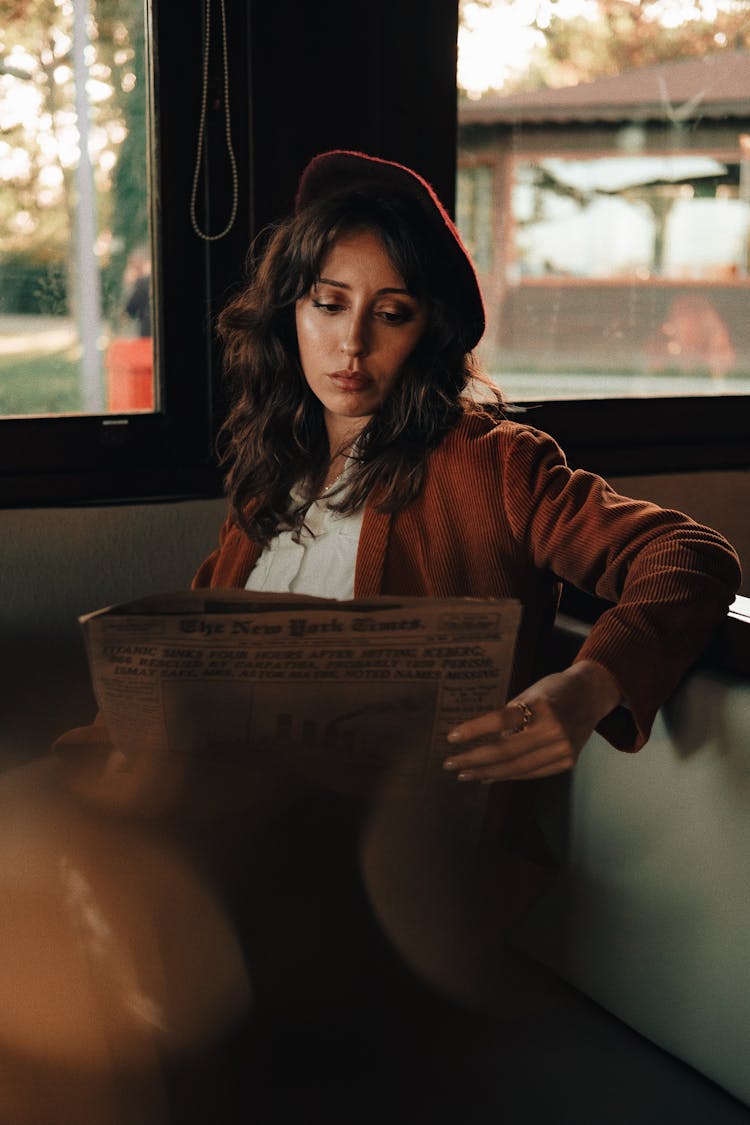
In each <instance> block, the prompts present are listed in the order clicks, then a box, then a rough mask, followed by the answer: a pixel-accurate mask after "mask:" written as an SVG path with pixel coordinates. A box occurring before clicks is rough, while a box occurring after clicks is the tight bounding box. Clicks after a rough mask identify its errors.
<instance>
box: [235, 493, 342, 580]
mask: <svg viewBox="0 0 750 1125" xmlns="http://www.w3.org/2000/svg"><path fill="white" fill-rule="evenodd" d="M363 515H364V507H362V508H360V509H359V510H358V511H356V512H352V513H351V514H349V515H343V514H342V513H341V512H332V511H331V509H330V508H329V507H328V505H327V503H326V502H325V499H322V498H321V499H320V500H316V502H315V503H314V504H311V505H310V508H309V510H308V512H307V515H306V516H305V525H306V526H305V528H304V529H303V531H302V533H301V535H300V541H299V543H295V542H294V539H293V538H292V532H291V531H282V532H280V533H279V534H278V535H277V536H276V537H275V538H274V539H272V540H271V542H270V543H269V544H268V546H267V547H266V548H265V549H264V550H263V552H262V554H261V556H260V558H259V559H258V561H257V563H256V564H255V566H254V567H253V569H252V570H251V572H250V577H249V578H248V580H247V582H246V583H245V589H246V590H267V591H270V592H273V593H277V594H285V593H294V594H314V595H315V596H316V597H319V598H339V599H344V598H352V597H354V566H355V563H356V559H357V547H358V545H359V533H360V531H361V529H362V517H363ZM308 528H309V531H308ZM311 533H312V534H311Z"/></svg>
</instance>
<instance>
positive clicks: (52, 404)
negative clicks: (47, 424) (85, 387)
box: [0, 348, 81, 417]
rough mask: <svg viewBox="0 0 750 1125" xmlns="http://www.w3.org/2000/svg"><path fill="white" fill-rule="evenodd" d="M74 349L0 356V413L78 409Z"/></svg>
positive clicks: (73, 411)
mask: <svg viewBox="0 0 750 1125" xmlns="http://www.w3.org/2000/svg"><path fill="white" fill-rule="evenodd" d="M79 368H80V361H79V358H78V354H77V351H76V349H74V348H69V349H67V350H66V351H63V352H53V353H42V354H38V355H29V356H26V355H25V356H14V355H10V356H0V415H2V416H4V417H7V416H8V415H12V414H22V415H23V414H74V413H76V412H78V411H80V410H81V392H80V371H79Z"/></svg>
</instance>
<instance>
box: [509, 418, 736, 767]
mask: <svg viewBox="0 0 750 1125" xmlns="http://www.w3.org/2000/svg"><path fill="white" fill-rule="evenodd" d="M503 497H504V501H503V502H504V505H505V508H506V513H507V516H508V519H509V522H510V524H511V526H512V529H513V533H514V535H515V536H516V538H517V539H518V540H520V541H522V542H523V544H524V546H525V549H526V550H527V551H528V552H529V553H530V555H531V558H532V560H533V562H534V565H535V566H537V567H539V568H544V569H548V570H551V571H552V572H553V573H554V574H556V575H557V576H558V577H559V578H561V579H564V580H565V581H567V582H570V583H571V584H573V585H574V586H577V587H578V588H579V589H581V590H585V591H586V592H588V593H591V594H594V595H596V596H597V597H599V598H603V599H605V600H606V601H609V602H612V603H615V604H614V605H613V606H612V608H611V609H608V610H607V611H605V613H604V614H603V615H602V616H601V617H600V618H599V620H598V621H597V622H596V624H595V625H594V626H593V627H592V629H591V632H590V634H589V636H588V638H587V639H586V641H585V642H584V644H583V647H582V648H581V651H580V653H579V655H578V658H577V659H578V660H584V659H588V660H594V661H597V662H598V663H599V664H601V665H603V666H604V667H605V668H606V669H607V670H608V671H609V672H610V673H611V674H612V675H613V676H614V678H615V679H616V680H617V682H618V684H619V685H620V688H621V691H622V696H623V699H624V700H625V703H626V705H627V708H628V711H625V710H624V709H623V708H618V709H617V710H616V711H614V712H612V714H611V715H609V716H607V718H606V719H605V720H604V722H603V723H602V724H601V725H600V727H599V730H600V732H601V733H602V734H603V735H604V736H605V737H606V738H607V739H608V740H609V741H610V742H611V743H612V744H613V745H615V746H617V747H618V748H620V749H623V750H638V749H640V747H641V746H642V745H643V744H644V742H645V741H646V740H647V738H648V736H649V733H650V731H651V726H652V723H653V720H654V717H655V715H656V712H657V711H658V709H659V707H660V706H661V704H662V703H663V702H664V701H665V700H666V699H667V698H668V697H669V695H670V694H671V693H672V692H673V691H674V689H675V687H676V686H677V684H678V683H679V681H680V680H681V678H682V677H683V676H684V674H685V672H686V671H687V670H688V668H689V667H690V665H691V664H692V663H693V662H694V661H695V659H696V658H697V657H698V655H699V654H700V652H701V651H702V649H703V648H704V647H705V645H706V643H707V641H708V640H709V639H710V637H711V635H712V634H713V632H714V631H715V630H716V628H717V627H718V625H719V624H720V622H721V621H722V620H723V618H724V617H725V616H726V612H727V608H728V606H729V605H730V603H731V602H732V600H733V598H734V595H735V593H736V591H737V588H738V586H739V582H740V568H739V561H738V558H737V555H736V552H735V551H734V549H733V548H732V547H731V546H730V544H729V543H728V542H727V541H726V540H725V539H724V538H723V537H722V536H721V535H719V533H718V532H716V531H712V530H711V529H710V528H708V527H703V526H701V525H700V524H698V523H696V522H695V521H694V520H692V519H690V518H689V517H688V516H686V515H683V514H682V513H681V512H675V511H670V510H668V509H664V508H660V507H659V506H658V505H656V504H652V503H650V502H647V501H641V500H633V499H629V498H628V497H625V496H621V495H619V494H618V493H616V492H615V491H614V490H613V489H612V488H611V487H610V486H609V485H608V484H607V483H606V481H604V480H602V478H601V477H598V476H595V475H594V474H591V473H587V472H583V471H581V470H575V471H573V470H571V469H570V468H569V467H568V465H567V464H566V462H565V458H564V455H563V453H562V451H561V450H560V448H559V447H558V446H557V444H556V443H555V442H554V441H553V439H552V438H550V437H549V436H548V435H546V434H543V433H540V432H539V431H536V430H533V429H531V428H528V427H519V428H518V429H517V433H516V436H515V437H514V438H513V439H512V440H511V442H510V443H509V445H508V447H507V450H506V455H505V462H504V480H503Z"/></svg>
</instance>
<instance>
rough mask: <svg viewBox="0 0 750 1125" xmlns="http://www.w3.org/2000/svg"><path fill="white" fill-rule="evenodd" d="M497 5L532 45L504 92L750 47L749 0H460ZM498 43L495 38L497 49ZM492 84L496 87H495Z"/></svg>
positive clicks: (465, 9) (464, 8) (465, 8)
mask: <svg viewBox="0 0 750 1125" xmlns="http://www.w3.org/2000/svg"><path fill="white" fill-rule="evenodd" d="M500 5H502V7H503V9H505V10H506V11H510V12H513V11H515V13H516V18H517V23H518V26H519V27H524V28H525V29H526V30H527V31H528V32H533V33H534V35H533V38H534V41H535V42H536V43H537V44H538V46H537V47H536V48H535V49H534V50H532V51H531V52H530V53H529V54H528V57H527V59H526V65H525V66H520V67H516V68H513V69H511V70H510V71H509V73H508V75H507V77H506V79H505V80H504V81H503V83H502V92H503V93H504V94H510V93H514V92H516V91H519V90H532V89H538V88H542V87H558V86H570V85H574V84H575V83H579V82H590V81H593V80H594V79H596V78H604V77H607V76H612V75H616V74H620V73H621V72H622V71H624V70H630V69H634V68H638V67H644V66H650V65H652V64H654V63H659V62H667V61H670V60H675V59H683V58H689V57H693V56H701V55H705V54H709V53H713V52H716V51H721V50H724V49H726V48H735V49H737V48H740V49H750V2H748V0H581V2H580V4H579V5H578V8H577V10H576V9H572V10H573V11H574V12H575V14H573V15H571V14H569V13H570V12H571V4H570V2H569V0H567V2H566V3H565V4H563V2H562V0H536V3H535V4H534V3H532V4H531V5H530V4H529V3H528V2H525V3H520V2H518V0H471V2H470V0H464V2H463V3H462V4H461V18H462V26H463V27H464V28H466V27H467V23H468V20H467V16H468V15H469V14H470V9H471V8H474V9H494V8H497V7H498V6H500ZM499 49H500V44H498V50H499ZM498 88H499V87H498V86H495V88H494V89H495V92H497V90H498Z"/></svg>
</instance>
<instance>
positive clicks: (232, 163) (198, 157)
mask: <svg viewBox="0 0 750 1125" xmlns="http://www.w3.org/2000/svg"><path fill="white" fill-rule="evenodd" d="M219 7H220V10H221V53H222V62H223V67H224V131H225V135H226V141H227V154H228V156H229V167H230V169H231V172H232V211H231V214H230V216H229V220H228V221H227V225H226V226H225V227H224V230H223V231H221V232H220V233H219V234H207V232H206V231H204V230H201V228H200V226H199V225H198V220H197V218H196V214H195V206H196V199H197V196H198V180H199V179H200V170H201V163H202V160H203V145H204V140H205V129H206V103H207V101H208V57H209V53H210V47H211V0H205V15H206V39H205V44H204V48H203V92H202V95H201V115H200V124H199V125H198V148H197V152H196V154H195V170H194V172H193V190H192V192H191V193H190V222H191V224H192V227H193V230H194V231H195V233H196V234H197V235H198V238H202V239H203V241H204V242H216V241H218V239H220V238H224V236H225V235H227V234H229V231H230V230H231V229H232V227H233V226H234V220H235V219H236V218H237V207H238V205H239V181H238V177H237V161H236V160H235V157H234V149H233V148H232V122H231V118H230V113H229V56H228V51H227V17H226V12H225V10H224V0H219Z"/></svg>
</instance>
